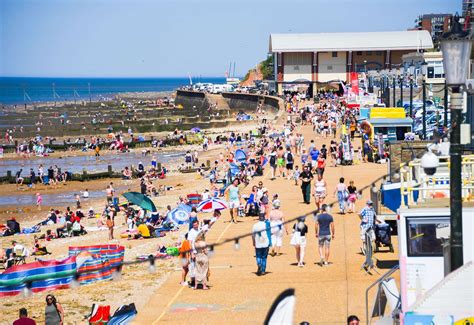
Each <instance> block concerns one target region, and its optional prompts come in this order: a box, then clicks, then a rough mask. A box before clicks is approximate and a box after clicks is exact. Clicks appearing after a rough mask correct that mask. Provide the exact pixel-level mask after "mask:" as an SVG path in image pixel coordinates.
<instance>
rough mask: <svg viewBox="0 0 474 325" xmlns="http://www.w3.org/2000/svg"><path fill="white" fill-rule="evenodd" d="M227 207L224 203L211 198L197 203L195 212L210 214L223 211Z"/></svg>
mask: <svg viewBox="0 0 474 325" xmlns="http://www.w3.org/2000/svg"><path fill="white" fill-rule="evenodd" d="M228 207H229V206H228V205H227V202H226V201H224V200H222V199H218V198H215V197H213V198H210V199H207V200H204V201H202V202H201V203H199V205H198V206H197V210H198V211H201V212H212V211H214V210H224V209H227V208H228Z"/></svg>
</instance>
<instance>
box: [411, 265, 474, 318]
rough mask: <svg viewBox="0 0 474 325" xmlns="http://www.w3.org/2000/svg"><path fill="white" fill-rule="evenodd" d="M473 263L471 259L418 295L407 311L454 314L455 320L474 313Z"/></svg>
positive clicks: (426, 313) (428, 313)
mask: <svg viewBox="0 0 474 325" xmlns="http://www.w3.org/2000/svg"><path fill="white" fill-rule="evenodd" d="M473 278H474V265H473V263H472V261H469V262H468V263H466V264H464V265H463V266H462V267H460V268H459V269H457V270H455V271H454V272H451V273H450V274H448V276H446V277H445V278H444V279H443V280H441V282H439V283H438V284H437V285H435V286H434V287H433V288H432V289H430V290H429V291H428V292H426V294H424V295H423V296H422V297H420V298H419V299H418V300H417V301H416V302H415V303H414V304H413V305H412V306H410V307H409V308H408V311H410V312H415V313H418V314H424V315H435V316H447V315H452V316H454V319H455V320H458V319H461V318H465V317H472V316H473V315H474V314H473V313H474V307H473V306H474V281H473V280H472V279H473Z"/></svg>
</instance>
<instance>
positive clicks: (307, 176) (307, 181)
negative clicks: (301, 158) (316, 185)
mask: <svg viewBox="0 0 474 325" xmlns="http://www.w3.org/2000/svg"><path fill="white" fill-rule="evenodd" d="M300 179H301V191H302V192H303V201H304V203H306V204H310V203H311V181H312V180H313V174H312V173H311V171H310V170H309V167H308V166H307V165H305V166H304V167H303V171H302V172H301V174H300Z"/></svg>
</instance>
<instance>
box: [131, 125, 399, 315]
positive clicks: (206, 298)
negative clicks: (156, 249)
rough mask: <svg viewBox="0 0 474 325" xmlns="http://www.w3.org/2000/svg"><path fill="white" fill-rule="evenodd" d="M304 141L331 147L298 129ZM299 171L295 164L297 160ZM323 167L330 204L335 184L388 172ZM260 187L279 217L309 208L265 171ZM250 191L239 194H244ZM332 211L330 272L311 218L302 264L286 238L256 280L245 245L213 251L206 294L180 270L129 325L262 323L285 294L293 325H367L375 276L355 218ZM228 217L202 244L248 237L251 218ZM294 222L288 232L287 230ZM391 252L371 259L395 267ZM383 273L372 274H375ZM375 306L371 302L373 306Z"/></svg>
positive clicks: (288, 184) (373, 167)
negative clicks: (354, 318) (350, 323)
mask: <svg viewBox="0 0 474 325" xmlns="http://www.w3.org/2000/svg"><path fill="white" fill-rule="evenodd" d="M299 132H302V133H303V134H304V136H305V143H306V146H307V145H308V144H309V141H310V140H311V139H314V140H315V143H316V146H317V147H318V148H320V147H321V145H322V144H323V143H326V144H327V145H328V146H329V141H330V139H329V138H328V139H322V138H318V137H316V136H315V135H314V133H313V132H312V128H311V126H303V127H300V130H299ZM356 141H358V139H356ZM296 161H297V163H298V164H299V157H296ZM329 165H330V164H329V162H328V166H327V167H326V172H325V179H326V181H327V183H328V197H327V199H326V203H330V202H334V201H336V199H335V198H334V197H333V191H334V187H335V185H336V184H337V182H338V180H339V178H340V177H344V178H345V180H346V184H348V182H349V181H350V180H354V182H355V185H356V186H357V188H358V189H359V188H362V187H363V186H365V185H368V184H371V183H372V181H373V180H374V179H376V178H377V177H379V176H381V175H383V174H385V173H386V170H387V167H386V165H378V164H359V165H354V166H338V167H329ZM259 181H263V183H264V186H265V187H267V188H268V189H269V193H270V195H273V194H275V193H277V194H279V196H280V200H281V203H282V205H281V210H282V211H283V212H284V214H285V217H286V219H290V218H294V217H296V216H298V215H301V214H303V213H306V212H309V211H311V210H313V209H315V204H314V199H312V204H311V205H306V204H303V203H302V195H301V189H300V187H299V186H295V185H294V183H293V182H292V181H289V180H287V179H283V178H277V179H276V180H274V181H271V180H269V171H268V170H266V171H265V175H264V176H263V177H258V178H255V179H254V180H253V181H252V183H251V185H253V184H255V183H258V182H259ZM250 188H251V186H249V187H247V188H246V189H245V190H244V193H248V192H249V191H250ZM369 196H370V194H369V190H365V191H364V192H363V195H362V199H361V200H359V201H358V202H357V210H358V211H360V209H361V208H362V207H363V206H364V204H365V202H366V200H367V199H368V198H369ZM337 212H338V207H337V204H336V205H335V206H334V207H333V209H332V211H331V214H332V215H333V217H334V220H335V229H336V236H335V239H334V240H333V241H332V243H331V256H330V259H329V260H330V262H332V263H331V264H330V265H329V266H325V267H321V266H319V265H318V264H316V263H317V262H319V259H320V258H319V253H318V251H317V239H316V238H315V233H314V221H313V219H312V217H308V218H307V219H306V224H307V225H308V227H309V230H310V231H309V234H308V235H307V238H308V239H307V241H308V244H307V247H306V255H305V262H306V265H305V267H303V268H300V267H298V266H297V265H296V257H295V250H294V248H293V247H292V246H291V245H290V244H289V242H290V235H288V236H285V237H284V243H283V248H282V253H283V255H281V256H275V257H271V256H269V257H268V266H267V271H268V272H269V273H268V274H267V275H265V276H261V277H258V276H256V274H255V272H256V270H257V266H256V262H255V257H254V249H253V246H252V241H251V238H250V237H249V238H246V239H244V240H241V241H240V242H239V244H240V249H238V250H236V249H235V247H234V244H233V243H229V244H226V245H223V246H218V247H216V249H215V253H214V255H213V256H212V258H211V259H210V267H211V277H210V290H208V291H204V290H192V289H190V288H188V287H182V286H180V285H179V281H180V274H181V273H180V271H178V270H177V271H175V272H173V273H172V274H171V275H170V276H169V278H168V279H167V281H166V282H165V283H164V284H163V285H162V287H160V288H159V289H158V290H157V291H156V293H155V294H154V295H153V296H152V298H151V299H150V301H149V303H148V304H147V306H146V307H145V308H144V309H141V310H139V311H138V316H137V318H136V320H135V322H134V323H135V324H161V323H170V324H189V323H191V322H192V323H194V324H223V323H225V324H262V323H263V321H264V319H265V316H266V314H267V312H268V310H269V308H270V306H271V304H272V302H273V301H274V299H275V298H276V297H277V296H278V294H279V293H281V292H282V291H283V290H285V289H287V288H295V290H296V291H295V294H296V307H295V317H294V323H296V324H298V323H300V322H302V321H308V322H310V323H311V324H343V323H345V321H346V317H347V316H348V315H351V314H355V315H358V316H359V318H360V319H361V321H365V290H366V288H367V287H368V286H369V285H370V284H371V283H372V282H374V281H375V280H376V279H377V278H378V277H379V275H378V274H377V273H375V272H374V275H372V276H371V275H368V274H366V273H365V272H364V271H363V270H361V265H362V263H363V261H364V257H363V256H362V255H361V254H360V249H359V248H360V238H359V218H358V216H357V214H354V213H353V214H346V215H339V214H338V213H337ZM228 220H229V213H228V211H224V213H223V217H222V218H221V219H220V220H219V222H218V223H216V224H215V225H214V226H213V228H212V229H211V231H210V232H209V233H208V235H207V237H206V241H207V242H208V243H215V242H219V241H222V240H225V239H227V238H231V237H234V236H237V235H241V234H244V233H248V232H250V231H251V228H252V225H253V224H254V223H255V222H256V218H253V217H247V218H239V222H238V224H231V223H228V222H227V221H228ZM292 225H293V223H291V224H289V225H288V229H289V230H291V227H292ZM393 239H395V240H394V242H393V243H394V246H395V253H377V254H376V258H377V259H379V260H380V261H386V263H382V264H385V265H391V264H393V262H396V259H397V256H398V253H397V242H396V238H393ZM386 271H387V270H386V269H378V272H380V274H383V273H385V272H386ZM372 302H373V300H371V301H370V303H372Z"/></svg>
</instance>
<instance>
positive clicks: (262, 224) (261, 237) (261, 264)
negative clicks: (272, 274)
mask: <svg viewBox="0 0 474 325" xmlns="http://www.w3.org/2000/svg"><path fill="white" fill-rule="evenodd" d="M252 242H253V247H254V248H255V256H256V259H257V267H258V268H257V275H258V276H261V275H265V273H266V271H267V257H268V250H269V247H270V246H271V231H270V223H269V222H268V220H265V214H264V213H260V215H259V217H258V222H257V223H256V224H254V225H253V227H252Z"/></svg>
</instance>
